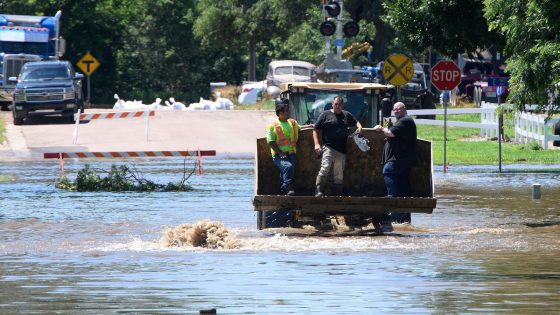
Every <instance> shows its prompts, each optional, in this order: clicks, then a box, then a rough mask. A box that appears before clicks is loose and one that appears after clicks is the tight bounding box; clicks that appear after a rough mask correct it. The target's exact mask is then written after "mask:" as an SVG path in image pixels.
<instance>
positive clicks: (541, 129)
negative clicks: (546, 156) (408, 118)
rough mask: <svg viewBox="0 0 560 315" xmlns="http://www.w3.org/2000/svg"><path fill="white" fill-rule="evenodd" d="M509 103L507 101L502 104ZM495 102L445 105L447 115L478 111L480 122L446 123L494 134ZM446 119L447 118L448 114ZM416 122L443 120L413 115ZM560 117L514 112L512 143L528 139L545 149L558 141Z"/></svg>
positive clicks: (430, 111) (440, 122) (414, 112)
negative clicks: (556, 128)
mask: <svg viewBox="0 0 560 315" xmlns="http://www.w3.org/2000/svg"><path fill="white" fill-rule="evenodd" d="M502 106H505V107H511V105H510V104H502ZM497 107H498V104H495V103H487V102H482V104H481V107H480V108H459V109H447V115H459V114H480V123H475V122H464V121H452V120H447V126H450V127H466V128H479V129H480V135H481V136H483V137H497V136H498V124H499V121H498V120H499V115H498V114H497V113H496V108H497ZM407 112H408V114H409V115H444V110H443V109H421V110H420V109H418V110H408V111H407ZM448 119H449V118H448ZM414 121H415V122H416V124H418V125H435V126H443V124H444V121H443V120H432V119H415V120H414ZM558 122H560V118H550V119H548V120H546V117H545V116H543V115H536V114H533V113H526V112H524V113H517V114H516V116H515V120H514V130H515V143H528V142H532V141H537V142H538V144H539V145H540V146H541V147H542V148H543V149H545V150H547V149H548V148H549V145H548V144H549V142H550V141H560V135H554V125H555V124H556V123H558Z"/></svg>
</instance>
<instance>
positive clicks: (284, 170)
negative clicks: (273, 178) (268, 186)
mask: <svg viewBox="0 0 560 315" xmlns="http://www.w3.org/2000/svg"><path fill="white" fill-rule="evenodd" d="M272 162H274V165H276V167H278V170H280V192H281V193H282V194H285V193H287V192H288V190H289V188H291V186H292V184H293V182H294V168H295V165H296V155H295V154H288V155H287V157H286V158H280V156H279V155H278V154H275V155H274V156H272Z"/></svg>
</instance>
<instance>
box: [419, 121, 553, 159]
mask: <svg viewBox="0 0 560 315" xmlns="http://www.w3.org/2000/svg"><path fill="white" fill-rule="evenodd" d="M437 119H441V120H443V116H442V115H438V116H437ZM448 119H449V120H454V121H470V122H478V121H480V116H479V115H476V114H473V115H453V116H449V117H448ZM504 135H505V141H502V164H558V163H560V150H558V149H549V150H542V148H540V147H539V145H538V144H537V142H533V143H528V144H514V143H513V142H512V141H511V139H513V138H514V131H513V122H512V121H510V120H508V119H507V118H506V119H505V121H504ZM418 137H419V138H421V139H426V140H430V141H432V149H433V156H434V164H438V165H443V142H444V141H443V127H442V126H429V125H418ZM446 151H447V163H448V164H462V165H476V164H488V165H498V163H499V159H498V154H499V153H498V152H499V144H498V139H496V138H494V139H487V138H483V137H481V136H480V129H475V128H461V127H448V128H447V148H446Z"/></svg>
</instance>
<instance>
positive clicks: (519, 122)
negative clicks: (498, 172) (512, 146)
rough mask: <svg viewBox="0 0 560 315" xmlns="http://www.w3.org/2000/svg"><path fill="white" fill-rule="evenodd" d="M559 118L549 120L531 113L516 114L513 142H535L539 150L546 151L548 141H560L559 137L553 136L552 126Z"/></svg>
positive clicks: (559, 120)
mask: <svg viewBox="0 0 560 315" xmlns="http://www.w3.org/2000/svg"><path fill="white" fill-rule="evenodd" d="M558 122H560V118H550V119H549V120H546V117H545V116H540V115H535V114H533V113H517V114H516V116H515V142H516V143H528V142H531V141H537V142H538V143H539V145H540V146H541V148H543V149H545V150H546V149H548V142H549V141H560V135H554V125H555V124H556V123H558Z"/></svg>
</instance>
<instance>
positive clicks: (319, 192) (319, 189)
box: [315, 176, 326, 197]
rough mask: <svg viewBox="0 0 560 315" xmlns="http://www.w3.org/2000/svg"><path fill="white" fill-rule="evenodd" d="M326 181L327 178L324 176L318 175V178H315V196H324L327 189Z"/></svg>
mask: <svg viewBox="0 0 560 315" xmlns="http://www.w3.org/2000/svg"><path fill="white" fill-rule="evenodd" d="M325 182H326V179H325V177H324V176H317V179H316V180H315V187H316V190H315V197H323V196H324V193H323V191H324V189H325Z"/></svg>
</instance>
